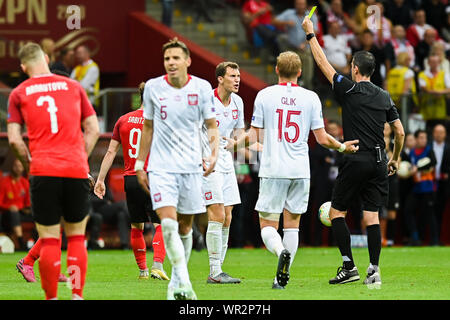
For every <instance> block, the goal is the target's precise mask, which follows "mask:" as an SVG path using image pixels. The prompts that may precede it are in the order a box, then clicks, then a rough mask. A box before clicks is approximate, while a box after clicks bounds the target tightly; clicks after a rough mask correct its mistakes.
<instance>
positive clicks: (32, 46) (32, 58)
mask: <svg viewBox="0 0 450 320" xmlns="http://www.w3.org/2000/svg"><path fill="white" fill-rule="evenodd" d="M44 55H45V53H44V51H42V48H41V46H40V45H38V44H37V43H34V42H29V43H27V44H26V45H24V46H23V47H22V48H20V50H19V53H18V57H19V59H20V63H21V64H28V63H30V62H37V61H39V60H41V59H43V58H44Z"/></svg>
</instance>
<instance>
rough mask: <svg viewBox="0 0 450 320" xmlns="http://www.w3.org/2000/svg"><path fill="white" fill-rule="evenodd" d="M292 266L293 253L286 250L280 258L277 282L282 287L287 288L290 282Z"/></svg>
mask: <svg viewBox="0 0 450 320" xmlns="http://www.w3.org/2000/svg"><path fill="white" fill-rule="evenodd" d="M290 265H291V253H290V252H289V251H288V250H287V249H284V250H283V251H281V254H280V256H279V257H278V268H277V281H278V284H279V285H280V286H282V287H285V286H286V285H287V283H288V281H289V267H290Z"/></svg>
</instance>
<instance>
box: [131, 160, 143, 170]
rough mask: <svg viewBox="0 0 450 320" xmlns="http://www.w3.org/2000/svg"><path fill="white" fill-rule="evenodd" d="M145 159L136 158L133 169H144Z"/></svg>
mask: <svg viewBox="0 0 450 320" xmlns="http://www.w3.org/2000/svg"><path fill="white" fill-rule="evenodd" d="M144 165H145V161H142V160H136V163H135V165H134V171H139V170H144Z"/></svg>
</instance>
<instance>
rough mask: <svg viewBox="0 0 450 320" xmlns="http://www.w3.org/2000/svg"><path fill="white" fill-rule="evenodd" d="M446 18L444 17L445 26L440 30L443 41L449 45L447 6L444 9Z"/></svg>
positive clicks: (448, 9) (449, 11)
mask: <svg viewBox="0 0 450 320" xmlns="http://www.w3.org/2000/svg"><path fill="white" fill-rule="evenodd" d="M445 12H446V17H445V21H446V22H445V25H444V27H443V28H442V31H441V33H442V37H443V38H444V41H445V42H447V43H449V42H450V6H448V7H447V8H446V9H445Z"/></svg>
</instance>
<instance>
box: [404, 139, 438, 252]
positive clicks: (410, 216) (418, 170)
mask: <svg viewBox="0 0 450 320" xmlns="http://www.w3.org/2000/svg"><path fill="white" fill-rule="evenodd" d="M414 136H415V138H416V147H415V148H414V149H412V150H411V153H410V161H411V164H412V169H411V173H410V174H411V175H412V176H413V179H414V186H413V189H412V193H411V194H410V195H409V196H408V198H407V199H406V203H405V215H406V220H407V226H408V231H409V234H410V237H411V239H410V242H409V243H408V244H409V245H413V246H417V245H421V244H422V242H423V240H424V237H425V225H426V224H427V225H428V227H429V229H430V230H429V231H430V245H438V232H437V224H436V216H435V200H434V197H435V194H434V183H435V176H434V168H435V166H436V157H435V155H434V152H433V148H432V147H431V145H429V144H428V142H427V133H426V131H425V130H417V131H416V132H415V133H414ZM417 209H418V210H419V218H420V220H418V221H417V220H416V210H417ZM422 220H425V221H422ZM417 222H419V226H420V228H419V229H418V228H417V224H418V223H417Z"/></svg>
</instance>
